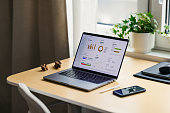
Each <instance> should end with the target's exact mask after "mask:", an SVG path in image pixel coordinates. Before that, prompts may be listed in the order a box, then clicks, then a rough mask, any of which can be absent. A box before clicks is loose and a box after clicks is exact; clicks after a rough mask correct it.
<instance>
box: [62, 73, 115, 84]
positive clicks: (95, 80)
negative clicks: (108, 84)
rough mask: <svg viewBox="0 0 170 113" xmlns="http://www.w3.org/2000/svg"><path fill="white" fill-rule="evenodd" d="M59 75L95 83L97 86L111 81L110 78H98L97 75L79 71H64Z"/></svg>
mask: <svg viewBox="0 0 170 113" xmlns="http://www.w3.org/2000/svg"><path fill="white" fill-rule="evenodd" d="M59 74H60V75H64V76H67V77H71V78H75V79H79V80H84V81H88V82H92V83H96V84H99V83H102V82H105V81H108V80H111V79H112V78H109V77H105V76H100V75H98V74H93V73H89V72H84V71H81V70H66V71H64V72H60V73H59Z"/></svg>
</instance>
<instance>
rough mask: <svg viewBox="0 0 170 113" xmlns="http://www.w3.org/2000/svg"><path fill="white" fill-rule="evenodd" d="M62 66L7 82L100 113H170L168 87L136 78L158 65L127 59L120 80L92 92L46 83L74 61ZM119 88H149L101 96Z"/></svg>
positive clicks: (64, 63) (17, 76) (31, 72)
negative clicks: (115, 87) (113, 88)
mask: <svg viewBox="0 0 170 113" xmlns="http://www.w3.org/2000/svg"><path fill="white" fill-rule="evenodd" d="M61 62H62V67H61V68H59V69H55V68H54V67H53V66H54V64H48V68H49V70H48V71H40V70H41V68H40V67H38V68H35V69H32V70H28V71H25V72H21V73H18V74H15V75H11V76H10V77H8V78H7V81H8V83H9V84H12V85H17V83H19V82H21V83H25V84H26V85H27V86H28V87H29V88H30V89H31V90H32V91H34V92H38V93H41V94H44V95H47V96H50V97H53V98H56V99H59V100H63V101H66V102H68V103H73V104H76V105H79V106H83V107H86V108H89V109H93V110H96V111H101V112H115V113H170V109H169V105H170V98H169V96H170V87H169V85H168V84H163V83H159V82H154V81H150V80H145V79H140V78H136V77H133V74H134V73H137V72H139V71H141V70H143V69H145V68H148V67H150V66H152V65H154V64H156V63H157V62H151V61H147V60H141V59H136V58H131V57H125V59H124V62H123V65H122V68H121V71H120V74H119V77H118V80H116V81H115V82H113V83H111V84H108V85H106V86H103V87H101V88H99V89H96V90H94V91H91V92H84V91H81V90H78V89H74V88H70V87H68V86H63V85H60V84H56V83H52V82H47V81H44V80H43V76H46V75H49V74H52V73H55V72H57V71H60V70H63V69H67V68H69V67H71V65H72V62H73V58H69V59H65V60H62V61H61ZM117 84H119V85H120V86H121V87H120V88H124V87H129V86H132V85H139V86H141V87H144V88H146V92H144V93H140V94H136V95H132V96H128V97H123V98H120V97H117V96H115V95H113V94H112V91H113V90H110V91H108V92H105V93H102V94H101V93H99V92H100V91H101V90H104V89H106V88H109V87H112V86H115V85H117Z"/></svg>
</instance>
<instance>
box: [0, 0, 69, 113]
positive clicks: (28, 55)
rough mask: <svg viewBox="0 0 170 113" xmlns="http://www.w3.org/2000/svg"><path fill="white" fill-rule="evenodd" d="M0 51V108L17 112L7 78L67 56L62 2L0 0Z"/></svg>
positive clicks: (18, 100)
mask: <svg viewBox="0 0 170 113" xmlns="http://www.w3.org/2000/svg"><path fill="white" fill-rule="evenodd" d="M0 51H1V54H0V62H1V65H0V70H1V71H0V90H1V92H0V97H1V98H0V109H1V112H3V113H10V112H13V113H19V112H22V109H24V108H22V109H21V105H22V104H23V102H21V98H19V97H20V96H19V95H18V94H17V93H16V92H17V91H16V92H15V91H14V90H12V91H13V92H12V98H15V99H12V103H13V105H12V108H14V109H15V110H12V111H11V88H10V85H8V84H7V81H6V78H7V77H8V76H9V75H11V74H14V73H18V72H21V71H25V70H28V69H32V68H35V67H39V66H40V65H41V64H43V63H46V64H48V63H51V62H54V61H55V60H61V59H64V58H68V57H69V48H68V36H67V21H66V4H65V0H0ZM35 76H36V75H35ZM24 111H25V110H24Z"/></svg>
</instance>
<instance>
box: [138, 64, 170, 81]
mask: <svg viewBox="0 0 170 113" xmlns="http://www.w3.org/2000/svg"><path fill="white" fill-rule="evenodd" d="M169 64H170V63H169V62H161V63H158V64H156V65H154V66H151V67H149V68H147V69H145V70H143V71H141V72H142V74H143V75H146V76H151V77H155V78H160V79H167V80H169V81H170V74H162V73H160V71H159V68H160V67H164V66H166V65H169Z"/></svg>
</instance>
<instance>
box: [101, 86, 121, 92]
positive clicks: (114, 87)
mask: <svg viewBox="0 0 170 113" xmlns="http://www.w3.org/2000/svg"><path fill="white" fill-rule="evenodd" d="M119 87H120V85H117V86H113V87H110V88H108V89H105V90H102V91H100V93H104V92H106V91H109V90H111V89H116V88H119Z"/></svg>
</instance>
